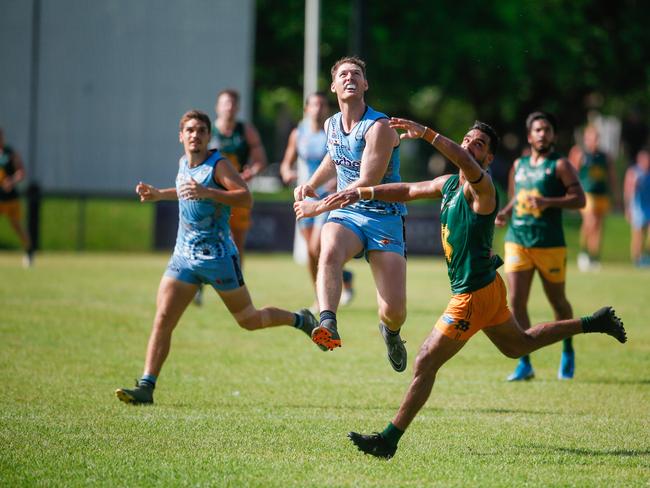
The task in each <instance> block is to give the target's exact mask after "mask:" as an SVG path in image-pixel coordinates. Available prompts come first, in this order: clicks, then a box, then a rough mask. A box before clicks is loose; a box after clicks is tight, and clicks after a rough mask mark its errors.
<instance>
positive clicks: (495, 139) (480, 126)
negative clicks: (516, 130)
mask: <svg viewBox="0 0 650 488" xmlns="http://www.w3.org/2000/svg"><path fill="white" fill-rule="evenodd" d="M474 129H476V130H480V131H481V132H482V133H483V134H485V135H486V136H488V137H489V138H490V153H492V155H493V156H494V155H495V154H496V153H497V149H499V135H498V134H497V131H495V130H494V129H493V128H492V127H491V126H489V125H488V124H486V123H485V122H481V121H480V120H475V121H474V125H473V126H471V127H470V128H469V130H468V131H467V132H469V131H471V130H474Z"/></svg>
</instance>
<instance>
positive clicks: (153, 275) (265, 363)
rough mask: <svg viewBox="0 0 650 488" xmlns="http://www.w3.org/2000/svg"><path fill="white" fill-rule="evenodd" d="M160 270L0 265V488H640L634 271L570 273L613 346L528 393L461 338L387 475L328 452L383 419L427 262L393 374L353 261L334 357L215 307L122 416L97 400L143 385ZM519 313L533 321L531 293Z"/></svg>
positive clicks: (577, 302)
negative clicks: (608, 324) (605, 323)
mask: <svg viewBox="0 0 650 488" xmlns="http://www.w3.org/2000/svg"><path fill="white" fill-rule="evenodd" d="M166 260H167V256H164V255H152V254H130V255H129V254H122V255H115V254H96V253H95V254H79V255H76V254H56V253H44V254H41V255H39V256H38V259H37V262H36V267H35V268H32V269H28V270H25V269H22V268H21V267H20V255H19V254H18V253H7V252H5V253H2V254H0V274H1V276H2V280H0V308H1V310H2V318H1V319H0V382H1V384H2V387H3V394H2V396H1V397H0V485H3V486H34V485H38V486H43V485H47V486H50V485H54V486H87V485H103V486H116V485H119V486H129V485H131V486H153V485H158V486H189V485H191V486H260V487H267V486H277V487H286V486H297V487H304V486H417V487H420V486H444V487H449V486H458V487H466V486H540V487H548V486H607V487H614V486H647V483H648V480H649V479H650V430H649V429H648V425H649V424H650V408H649V406H650V329H649V328H648V327H647V302H648V290H649V289H650V273H648V272H643V271H641V270H636V269H634V268H632V267H631V266H628V265H623V264H620V265H619V264H613V265H607V266H604V269H603V271H602V272H601V273H599V274H588V275H586V274H580V273H578V272H577V271H576V270H575V269H574V267H573V266H571V268H570V270H569V281H568V292H569V297H570V299H571V301H572V303H573V306H574V309H575V312H576V314H579V315H582V314H586V313H588V312H591V311H593V310H595V309H596V308H598V307H599V306H600V305H601V304H607V303H611V304H614V305H615V306H616V309H617V312H618V313H619V314H620V315H621V316H622V317H623V318H624V320H625V324H626V327H627V329H628V336H629V342H628V343H627V344H626V345H620V344H618V343H617V342H615V341H614V340H613V339H611V338H609V337H605V336H601V335H590V336H581V337H578V338H576V340H575V346H576V350H577V371H576V378H575V379H574V380H573V381H570V382H560V381H558V380H556V379H555V377H556V372H557V366H558V361H559V356H560V346H559V345H555V346H551V347H549V348H547V349H545V350H542V351H539V352H537V353H535V354H534V356H533V362H534V365H535V368H536V373H537V378H536V379H535V380H533V381H531V382H527V383H524V384H509V383H506V382H505V381H504V379H505V377H506V376H507V375H508V374H509V373H510V372H511V371H512V369H513V367H514V365H515V362H514V361H513V360H509V359H507V358H505V357H503V356H501V355H500V354H499V353H498V351H497V350H496V349H495V348H494V346H492V345H491V343H489V341H487V339H486V338H485V337H484V336H483V335H482V334H479V335H477V336H476V337H475V338H474V339H472V340H471V341H470V343H469V344H468V345H467V346H466V347H465V348H464V349H463V350H462V351H461V352H460V353H459V355H458V356H456V357H455V358H453V359H452V360H451V361H450V362H449V363H448V364H447V365H445V367H444V368H443V369H442V370H441V372H440V373H439V376H438V380H437V382H436V385H435V387H434V393H433V395H432V397H431V399H430V400H429V402H428V403H427V405H426V407H425V408H424V409H423V411H422V412H421V414H420V415H419V416H418V417H417V418H416V420H415V422H414V423H413V425H412V426H411V428H410V429H409V431H408V432H407V433H406V434H405V436H404V437H403V439H402V442H401V444H400V448H399V450H398V452H397V456H396V457H395V458H394V459H393V460H391V461H390V462H385V461H381V460H376V459H373V458H369V457H366V456H363V455H361V454H360V453H359V452H358V451H356V450H355V449H353V446H352V445H351V444H350V443H349V442H348V440H347V439H346V437H345V434H346V433H347V432H348V431H349V430H360V431H372V430H381V429H382V428H383V427H384V426H385V425H386V423H387V422H388V421H389V420H390V419H391V417H392V415H393V413H394V412H395V410H396V408H397V407H398V405H399V402H400V400H401V398H402V395H403V393H404V391H405V389H406V387H407V386H408V383H409V381H410V376H411V374H412V363H413V358H414V357H415V354H416V352H417V350H418V347H419V345H420V343H421V342H422V340H423V339H424V337H425V336H426V335H427V333H428V331H429V330H430V328H431V326H432V324H433V323H434V321H435V319H436V318H437V316H438V314H439V313H440V312H441V310H442V309H443V307H444V306H445V305H446V303H447V300H448V298H449V291H448V283H447V278H446V273H445V270H444V266H443V262H442V261H441V260H438V259H430V258H426V259H417V258H414V259H410V260H409V274H408V297H409V318H408V321H407V323H406V325H405V328H404V332H403V337H404V338H405V339H406V340H407V341H408V342H407V348H408V352H409V355H410V362H409V367H408V369H407V371H406V372H405V373H403V374H397V373H394V372H393V371H392V369H391V368H390V366H389V364H388V362H387V360H386V358H385V349H384V345H383V342H382V341H381V339H380V337H379V333H378V332H377V330H376V306H375V303H374V289H373V285H372V281H371V277H370V273H369V270H368V267H367V265H365V264H364V263H363V262H354V263H353V264H352V268H353V269H354V270H355V271H356V275H357V276H356V278H357V282H356V290H357V297H356V300H355V301H354V302H353V304H352V305H351V306H350V307H348V308H345V309H342V310H341V311H340V314H339V319H340V322H339V323H340V331H341V334H342V337H343V341H344V347H343V348H341V349H339V350H337V351H335V352H328V353H322V352H320V351H319V350H318V349H317V348H316V347H315V346H314V345H313V344H311V343H310V342H308V340H307V338H306V337H305V336H304V334H302V333H300V332H298V331H295V330H292V329H290V328H278V329H275V330H264V331H258V332H253V333H251V332H246V331H244V330H242V329H240V328H238V327H237V325H236V324H235V323H234V321H233V320H232V318H231V317H230V316H229V315H228V313H227V312H226V311H225V309H224V307H223V305H222V304H221V303H220V302H219V300H218V299H217V298H216V295H215V296H214V298H211V299H208V300H207V303H206V304H205V305H204V306H203V307H202V308H197V307H194V306H192V307H191V308H190V309H188V311H187V313H186V314H185V316H184V317H183V319H182V320H181V323H180V325H179V327H178V329H177V331H176V333H175V335H174V342H173V345H172V351H171V355H170V357H169V359H168V361H167V363H166V364H165V367H164V369H163V373H162V375H161V377H160V380H159V383H158V388H157V390H156V404H155V405H154V406H152V407H132V406H127V405H124V404H121V403H119V402H118V401H117V400H116V399H115V397H114V396H113V391H114V390H115V388H117V387H122V386H131V384H132V380H133V378H134V377H135V376H137V375H139V374H140V373H141V369H142V362H143V359H144V349H145V346H146V341H147V337H148V334H149V330H150V326H151V319H152V316H153V312H154V302H155V292H156V287H157V283H158V281H159V278H160V275H161V273H162V271H163V269H164V266H165V264H166ZM245 271H246V273H245V274H246V277H247V283H248V286H249V288H250V290H251V292H252V294H253V296H254V298H255V303H256V304H258V305H263V304H277V305H280V306H284V307H286V308H289V309H297V308H299V307H302V306H305V305H307V304H309V303H311V301H312V296H311V291H310V287H309V285H308V281H307V272H306V270H305V269H303V268H302V267H300V266H298V265H296V264H294V263H293V262H292V261H291V260H290V258H289V257H288V256H285V255H275V256H272V257H269V256H262V255H251V256H249V257H247V261H246V270H245ZM210 295H212V294H210ZM210 295H208V297H209V296H210ZM530 310H531V318H532V319H533V321H541V320H545V319H547V318H549V315H550V312H549V307H548V305H547V304H546V303H545V301H544V299H543V297H542V291H541V288H540V286H539V284H538V283H536V284H535V288H534V289H533V292H532V299H531V307H530Z"/></svg>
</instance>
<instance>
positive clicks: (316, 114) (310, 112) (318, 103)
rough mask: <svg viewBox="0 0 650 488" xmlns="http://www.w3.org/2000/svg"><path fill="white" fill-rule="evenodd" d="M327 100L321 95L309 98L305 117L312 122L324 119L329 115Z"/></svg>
mask: <svg viewBox="0 0 650 488" xmlns="http://www.w3.org/2000/svg"><path fill="white" fill-rule="evenodd" d="M327 111H328V105H327V100H326V99H325V98H324V97H321V96H319V95H314V96H311V97H309V100H307V105H306V106H305V115H307V117H309V118H310V119H312V120H321V119H324V118H325V117H326V115H327Z"/></svg>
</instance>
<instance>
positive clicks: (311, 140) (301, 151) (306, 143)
mask: <svg viewBox="0 0 650 488" xmlns="http://www.w3.org/2000/svg"><path fill="white" fill-rule="evenodd" d="M297 130H298V138H297V141H296V142H297V143H296V149H297V152H298V157H299V158H300V161H301V162H302V163H304V164H305V165H306V166H307V171H308V175H309V177H310V178H311V176H312V175H313V174H314V173H315V172H316V170H317V169H318V167H319V166H320V163H321V161H322V160H323V158H324V157H325V155H326V154H327V135H326V134H325V131H324V130H323V129H320V130H318V131H316V132H313V131H312V130H311V127H310V123H309V121H307V120H303V121H302V122H300V123H299V124H298V127H297Z"/></svg>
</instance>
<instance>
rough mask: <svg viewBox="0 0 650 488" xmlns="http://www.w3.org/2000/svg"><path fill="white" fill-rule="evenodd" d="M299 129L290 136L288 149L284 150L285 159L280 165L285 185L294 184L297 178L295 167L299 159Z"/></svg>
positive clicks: (294, 130)
mask: <svg viewBox="0 0 650 488" xmlns="http://www.w3.org/2000/svg"><path fill="white" fill-rule="evenodd" d="M297 145H298V129H293V130H292V131H291V134H290V135H289V141H288V142H287V148H286V149H285V150H284V157H283V158H282V162H281V163H280V176H281V177H282V182H283V183H284V184H285V185H288V184H289V183H291V182H293V181H295V180H296V178H297V174H296V170H295V169H294V168H295V165H296V159H297V158H298V150H297Z"/></svg>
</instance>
